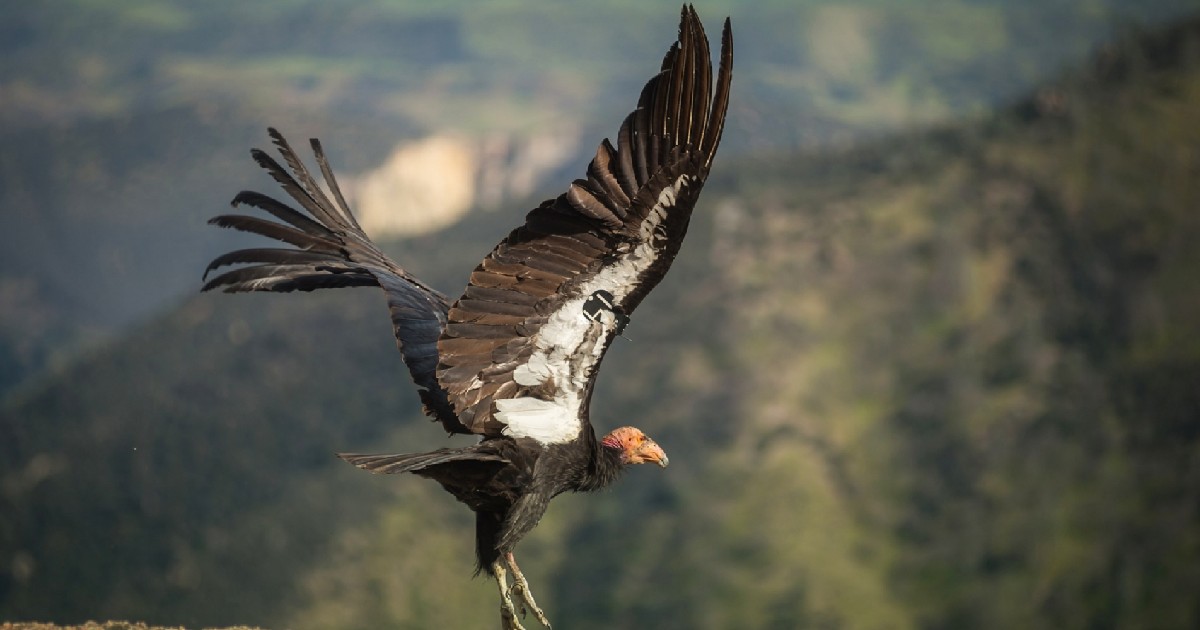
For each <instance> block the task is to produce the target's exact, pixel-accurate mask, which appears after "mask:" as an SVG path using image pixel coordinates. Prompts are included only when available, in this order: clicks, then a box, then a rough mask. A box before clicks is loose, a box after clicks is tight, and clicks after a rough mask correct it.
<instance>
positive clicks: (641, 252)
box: [203, 6, 733, 628]
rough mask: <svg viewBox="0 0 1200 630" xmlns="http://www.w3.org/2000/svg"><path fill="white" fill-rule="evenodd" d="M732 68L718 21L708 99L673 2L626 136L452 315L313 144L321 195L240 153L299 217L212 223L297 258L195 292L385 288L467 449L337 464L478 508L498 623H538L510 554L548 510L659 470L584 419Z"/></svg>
mask: <svg viewBox="0 0 1200 630" xmlns="http://www.w3.org/2000/svg"><path fill="white" fill-rule="evenodd" d="M732 62H733V52H732V36H731V33H730V25H729V20H728V19H726V20H725V26H724V30H723V33H722V37H721V58H720V67H719V70H718V73H717V77H716V82H715V90H714V83H713V80H712V79H713V77H712V66H711V62H710V58H709V48H708V38H707V36H706V35H705V34H704V28H703V26H702V25H701V24H700V19H699V18H698V17H697V16H696V12H695V9H693V8H692V7H690V6H685V7H684V8H683V12H682V19H681V21H680V26H679V41H678V42H677V43H675V44H674V45H673V46H671V48H670V50H669V51H668V52H667V54H666V58H665V59H664V60H663V63H662V68H661V70H660V71H659V72H658V74H656V75H655V76H654V77H653V78H651V79H650V81H649V82H647V83H646V86H645V88H643V90H642V93H641V97H640V98H639V99H638V104H637V108H636V109H635V110H634V111H633V113H631V114H629V116H627V117H626V118H625V121H624V123H622V125H621V128H620V130H619V131H618V133H617V144H616V147H614V146H613V145H612V143H610V142H609V140H607V139H605V140H604V141H603V142H601V143H600V146H599V148H598V149H597V150H596V156H595V158H594V159H593V160H592V161H591V164H590V165H589V166H588V169H587V178H586V179H577V180H575V181H574V182H573V183H572V184H571V185H570V186H569V187H568V188H567V192H566V193H564V194H562V195H559V196H558V197H557V198H555V199H551V200H549V201H546V202H544V203H542V205H541V206H539V207H537V208H535V209H534V210H532V211H531V212H529V214H528V215H526V217H525V223H524V224H523V225H521V226H520V227H518V228H516V229H515V230H513V231H512V232H511V233H510V234H509V235H508V236H507V237H506V238H505V239H504V240H503V241H501V242H500V244H499V245H497V246H496V248H495V249H493V250H492V252H491V253H490V254H488V255H487V257H486V258H484V260H483V262H482V263H480V264H479V265H478V266H477V267H475V270H474V271H473V272H472V273H471V277H470V280H469V282H468V283H467V288H466V291H465V292H464V293H463V295H462V297H460V298H458V300H456V301H454V302H451V301H450V300H449V299H448V298H447V297H446V296H445V295H443V294H441V293H439V292H437V291H435V290H434V289H432V288H431V287H429V286H428V285H426V284H424V283H423V282H421V281H420V280H418V279H417V278H415V277H413V276H411V275H409V273H408V272H406V271H405V270H404V269H403V268H402V267H400V266H399V265H397V264H396V263H395V262H393V261H392V260H391V259H390V258H388V257H387V256H386V255H384V253H383V252H382V251H380V250H379V248H378V247H376V246H375V244H374V243H372V242H371V240H370V239H369V238H367V235H366V234H365V233H364V232H363V230H362V228H361V227H360V226H359V224H358V221H357V220H356V219H355V218H354V215H353V213H351V212H350V208H349V206H348V205H347V204H346V200H345V197H344V196H343V195H342V192H341V190H340V189H339V187H338V184H337V181H336V180H335V179H334V176H333V171H332V169H331V168H330V166H329V163H328V161H327V160H326V158H325V154H324V152H323V150H322V149H321V145H320V143H319V142H318V141H316V140H312V141H311V145H312V150H313V153H314V154H315V156H316V160H317V164H318V166H319V167H320V170H321V174H322V175H323V177H324V180H325V188H322V187H321V186H320V185H319V184H318V183H317V181H316V180H315V179H314V178H313V176H312V175H311V174H310V172H309V171H308V169H307V168H306V167H305V165H304V164H303V163H302V162H301V160H300V159H299V157H298V156H297V154H296V153H295V152H294V151H293V150H292V148H291V147H290V146H289V145H288V143H287V141H286V140H284V138H283V136H282V135H280V134H279V133H278V132H277V131H275V130H274V129H271V130H270V136H271V139H272V140H273V141H274V144H275V146H276V147H277V148H278V150H279V153H280V154H281V155H282V157H283V160H284V162H285V163H286V164H287V167H288V168H286V169H285V168H284V167H283V166H282V165H280V163H279V162H277V161H275V159H274V158H272V157H271V156H269V155H268V154H267V153H265V152H263V151H260V150H258V149H255V150H253V151H251V155H252V156H253V157H254V160H255V161H256V162H258V164H259V165H260V166H261V167H263V168H264V169H266V170H267V172H269V173H270V174H271V176H272V177H273V178H274V179H275V180H276V181H277V182H279V184H280V186H282V188H283V190H284V191H286V192H287V194H288V195H289V196H290V197H291V198H292V199H293V200H294V201H295V202H296V203H298V204H299V205H300V206H301V207H302V208H303V211H301V210H296V209H294V208H292V207H290V206H288V205H287V204H285V203H282V202H280V201H277V200H275V199H273V198H271V197H268V196H266V195H263V194H260V193H256V192H250V191H244V192H241V193H238V195H237V196H236V197H234V199H233V205H234V206H235V207H236V206H239V205H242V204H245V205H248V206H253V207H255V208H258V209H260V210H263V211H266V212H267V213H269V214H271V215H272V216H273V217H274V218H275V219H276V221H271V220H268V219H264V218H259V217H253V216H246V215H222V216H218V217H215V218H213V219H212V220H211V221H210V223H213V224H215V225H218V226H221V227H227V228H234V229H238V230H244V231H248V232H254V233H256V234H261V235H263V236H267V237H270V238H273V239H277V240H279V241H282V242H284V243H287V244H289V245H292V246H294V248H270V249H243V250H238V251H234V252H231V253H228V254H225V255H224V256H220V257H218V258H217V259H215V260H213V261H212V263H211V264H209V265H208V268H207V269H206V270H205V279H207V278H208V275H209V273H210V272H212V271H213V270H215V269H218V268H220V267H224V266H226V265H241V266H239V267H237V268H235V269H233V270H229V271H225V272H224V273H221V274H220V275H217V276H216V277H214V278H212V279H211V280H208V281H207V283H206V284H205V285H204V289H203V290H205V291H207V290H209V289H215V288H220V289H223V290H224V291H227V292H242V291H281V292H287V291H311V290H314V289H323V288H329V287H351V286H378V287H381V288H382V289H383V290H384V292H385V294H386V295H387V301H388V307H389V309H390V311H391V316H392V325H393V328H394V331H395V335H396V340H397V343H398V345H399V347H400V352H401V354H402V355H403V359H404V362H405V364H406V365H407V366H408V370H409V372H410V373H411V375H412V378H413V381H415V382H416V385H417V387H418V389H419V391H420V396H421V400H422V402H423V403H424V411H425V413H426V414H428V415H429V416H431V417H433V419H434V420H435V421H438V422H441V423H442V426H443V427H445V429H446V430H447V431H449V432H450V433H452V434H453V433H463V434H475V435H478V436H480V441H479V442H478V443H476V444H474V445H472V446H467V447H463V448H443V449H440V450H436V451H433V452H429V453H411V454H401V455H394V454H387V455H359V454H351V453H342V454H339V455H338V456H339V457H341V458H342V459H344V460H346V461H347V462H350V463H351V464H354V465H355V466H358V467H359V468H363V469H366V470H369V471H372V472H376V473H401V472H411V473H416V474H418V475H421V476H423V477H428V478H431V479H434V480H436V481H437V482H438V483H440V484H441V485H442V486H443V487H444V488H445V489H446V490H447V491H448V492H450V493H451V494H453V495H454V496H455V498H457V499H458V500H459V501H461V502H463V503H465V504H467V505H468V506H469V507H470V508H471V509H472V510H474V512H475V514H476V555H477V559H478V563H479V564H478V567H479V570H481V571H486V572H487V573H488V574H490V575H492V576H494V577H495V579H496V581H497V583H498V584H499V587H500V600H501V615H502V619H503V623H504V625H505V627H508V628H520V627H521V625H520V622H519V621H518V620H517V615H516V612H517V609H518V606H519V607H520V609H522V612H524V610H525V609H526V607H527V608H528V609H529V610H532V611H533V613H534V614H535V615H536V616H537V618H538V620H539V621H540V622H541V623H542V624H543V625H545V626H547V627H548V626H549V625H550V624H549V622H548V621H547V619H546V616H545V614H543V612H542V610H541V609H540V608H539V607H538V605H537V603H536V602H535V601H534V598H533V594H532V593H531V592H530V589H529V583H528V582H527V581H526V580H525V577H524V576H523V575H522V574H521V570H520V569H519V568H518V567H517V562H516V560H515V559H514V558H513V550H514V549H515V548H516V546H517V543H518V542H520V540H521V538H522V537H524V536H525V534H527V533H528V532H529V531H530V530H531V529H533V527H534V526H535V525H537V523H538V521H539V520H540V519H541V518H542V515H543V514H544V513H545V511H546V506H547V504H548V503H549V502H550V500H551V499H552V498H554V497H555V496H557V495H558V494H560V493H562V492H564V491H567V490H571V491H590V490H596V489H599V488H603V487H604V486H606V485H608V484H609V483H611V482H612V481H613V480H614V479H616V477H617V476H618V475H619V474H620V472H621V470H622V469H623V468H625V467H626V466H628V465H630V464H641V463H646V462H653V463H656V464H658V465H659V466H663V467H665V466H666V465H667V455H666V453H664V452H663V449H662V448H660V447H659V446H658V445H657V444H655V443H654V441H653V440H651V439H650V438H648V437H646V435H645V434H643V433H642V431H640V430H638V429H636V428H633V427H621V428H618V429H614V430H613V431H611V432H610V433H608V434H607V435H605V436H604V437H601V438H597V437H596V434H595V432H594V431H593V429H592V425H591V421H590V419H589V417H588V407H589V402H590V400H591V396H592V391H593V387H594V385H595V382H596V374H597V370H598V368H599V366H600V361H601V359H603V358H604V353H605V351H606V350H607V349H608V347H609V345H610V344H611V343H612V341H613V339H614V338H615V337H616V336H617V335H619V334H620V333H621V331H622V330H623V328H624V327H625V324H626V323H627V322H628V319H629V316H630V315H631V314H632V313H633V311H634V309H635V308H637V305H638V304H639V303H641V301H642V299H643V298H644V297H646V294H647V293H649V292H650V290H651V289H653V288H654V287H655V285H657V284H658V283H659V281H660V280H661V279H662V277H663V275H664V274H665V273H666V272H667V269H668V268H669V267H670V266H671V262H672V261H673V260H674V258H675V255H676V253H678V251H679V247H680V245H681V244H682V242H683V237H684V234H685V232H686V231H687V227H688V222H689V220H690V218H691V213H692V208H693V206H694V205H695V203H696V198H697V197H698V195H699V194H700V189H701V187H702V186H703V185H704V181H705V179H706V177H707V176H708V172H709V168H710V167H711V165H712V161H713V156H714V155H715V153H716V150H717V145H718V144H719V142H720V139H721V130H722V127H723V125H724V121H725V112H726V109H727V106H728V103H729V86H730V73H731V70H732ZM289 170H290V173H289ZM508 573H511V574H512V581H511V585H510V582H509V579H508V578H507V577H506V574H508ZM513 591H515V592H516V593H517V595H518V596H519V600H518V604H517V605H514V604H513V600H512V598H511V596H510V595H511V593H512V592H513Z"/></svg>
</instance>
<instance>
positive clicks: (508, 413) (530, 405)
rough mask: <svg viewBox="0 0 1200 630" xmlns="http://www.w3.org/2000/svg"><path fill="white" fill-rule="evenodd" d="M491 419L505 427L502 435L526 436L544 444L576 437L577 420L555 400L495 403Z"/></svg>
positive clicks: (529, 398) (529, 399)
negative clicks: (493, 414) (493, 418)
mask: <svg viewBox="0 0 1200 630" xmlns="http://www.w3.org/2000/svg"><path fill="white" fill-rule="evenodd" d="M495 418H496V419H497V420H499V421H500V422H503V423H504V424H506V425H508V426H506V427H505V428H504V431H503V433H504V434H505V435H508V436H512V437H530V438H533V439H535V440H537V441H539V442H542V443H544V444H561V443H563V442H569V441H571V440H573V439H575V437H576V436H578V435H579V428H580V425H579V417H578V416H575V415H570V414H567V413H566V410H564V409H563V407H562V406H560V405H559V404H557V402H556V401H552V400H542V399H540V398H532V397H530V396H523V397H521V398H504V399H501V400H497V401H496V413H495Z"/></svg>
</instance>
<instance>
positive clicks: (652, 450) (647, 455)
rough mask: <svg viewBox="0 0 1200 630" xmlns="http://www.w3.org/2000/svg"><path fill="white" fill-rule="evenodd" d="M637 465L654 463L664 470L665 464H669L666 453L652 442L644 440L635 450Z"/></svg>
mask: <svg viewBox="0 0 1200 630" xmlns="http://www.w3.org/2000/svg"><path fill="white" fill-rule="evenodd" d="M637 459H638V463H646V462H654V463H655V464H658V465H659V467H660V468H666V467H667V464H669V463H671V460H670V458H668V457H667V453H666V451H664V450H662V447H661V446H659V445H658V444H656V443H655V442H654V440H646V441H645V443H643V444H642V445H641V447H640V448H638V450H637Z"/></svg>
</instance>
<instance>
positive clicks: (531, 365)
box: [495, 175, 692, 444]
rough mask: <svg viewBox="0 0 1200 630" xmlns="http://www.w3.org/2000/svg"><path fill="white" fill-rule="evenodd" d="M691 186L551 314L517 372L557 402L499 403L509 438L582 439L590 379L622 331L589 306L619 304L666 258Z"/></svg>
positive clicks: (666, 195) (674, 189)
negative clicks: (614, 334)
mask: <svg viewBox="0 0 1200 630" xmlns="http://www.w3.org/2000/svg"><path fill="white" fill-rule="evenodd" d="M691 182H692V178H691V177H689V176H687V175H680V176H679V178H678V179H676V180H675V182H674V183H673V184H672V185H671V186H668V187H666V188H664V189H663V190H662V192H661V193H659V195H658V200H657V203H655V204H654V207H653V208H651V209H650V212H649V213H648V214H647V216H646V219H645V220H644V221H643V222H642V224H641V225H640V226H639V229H638V234H639V235H640V236H641V239H640V240H639V242H638V243H637V244H636V245H635V246H634V247H632V248H630V249H629V250H628V251H625V252H623V253H622V255H621V256H620V257H619V258H618V259H617V260H616V261H615V262H613V263H612V264H609V265H607V266H605V267H604V268H603V269H601V270H600V272H599V273H597V274H596V275H595V276H593V277H592V278H590V279H588V280H587V281H586V282H584V283H582V284H581V285H580V286H579V287H578V290H579V297H576V298H572V299H570V300H567V301H565V302H563V304H562V305H561V306H560V307H559V308H558V310H556V311H554V312H553V313H552V314H550V316H549V319H548V320H547V321H546V323H545V324H543V325H542V327H541V329H540V330H539V331H538V333H537V338H536V341H535V343H536V350H534V352H533V354H532V355H531V356H530V358H529V360H528V361H526V362H525V363H524V364H523V365H521V366H519V367H518V368H517V369H516V370H514V372H513V379H514V380H516V382H517V383H518V384H519V385H522V386H525V387H536V386H537V385H540V384H542V383H545V382H546V381H547V380H549V379H553V380H554V383H555V384H556V386H557V387H556V388H555V392H556V393H555V396H554V398H553V399H551V400H543V399H541V398H534V397H532V396H523V397H520V398H510V399H505V400H497V401H496V403H495V404H496V413H495V418H496V419H497V420H499V421H500V422H502V423H504V424H505V425H507V426H506V428H505V429H504V434H505V435H510V436H512V437H531V438H533V439H535V440H537V441H539V442H541V443H543V444H562V443H565V442H570V441H572V440H574V439H575V438H576V437H577V436H578V435H579V431H580V429H581V428H582V423H581V421H580V408H579V407H580V405H582V404H583V395H584V392H585V391H586V390H587V382H588V379H590V378H591V375H592V373H593V372H594V371H595V368H596V365H597V364H599V362H600V358H601V357H602V356H603V355H604V349H605V345H606V341H607V339H608V333H609V331H611V330H613V329H614V328H615V327H616V325H617V323H616V318H615V316H614V315H613V313H612V312H611V311H603V312H602V313H601V321H600V322H599V323H597V322H594V321H592V320H590V319H588V318H587V316H585V315H584V312H583V303H584V302H585V301H586V300H587V299H588V298H589V297H590V296H591V295H592V294H593V293H595V292H596V291H608V292H609V293H611V294H612V295H613V297H614V299H615V300H616V301H617V302H618V303H619V302H620V301H622V300H623V299H624V298H625V296H626V295H629V293H630V292H631V291H633V290H634V289H635V288H637V284H638V277H639V276H641V274H642V273H644V272H645V271H646V270H648V269H649V268H650V266H651V265H653V264H654V261H655V260H657V259H658V256H659V254H660V253H661V249H660V246H661V243H662V241H664V240H666V238H667V236H666V233H665V232H664V231H663V228H662V223H663V221H664V220H665V219H666V217H667V213H668V212H670V209H671V208H672V207H674V205H675V201H676V199H677V198H678V196H679V191H680V190H682V189H683V187H684V186H687V185H689V184H690V183H691ZM589 333H590V334H589Z"/></svg>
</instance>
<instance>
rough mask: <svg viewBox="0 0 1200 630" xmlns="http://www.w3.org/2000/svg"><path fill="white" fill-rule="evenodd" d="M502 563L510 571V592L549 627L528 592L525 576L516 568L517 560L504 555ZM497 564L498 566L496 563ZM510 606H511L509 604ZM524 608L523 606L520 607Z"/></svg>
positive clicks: (507, 554)
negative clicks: (511, 583) (517, 595)
mask: <svg viewBox="0 0 1200 630" xmlns="http://www.w3.org/2000/svg"><path fill="white" fill-rule="evenodd" d="M504 561H505V562H507V563H508V568H509V569H512V574H513V585H512V590H514V591H516V592H517V593H518V594H519V595H520V596H521V599H522V600H524V605H526V606H528V607H529V610H532V611H533V616H534V617H537V620H538V621H540V622H541V624H542V625H543V626H546V627H547V628H549V627H550V620H549V619H547V618H546V613H544V612H542V609H541V607H539V606H538V605H537V602H536V601H534V600H533V591H531V590H529V581H528V580H526V579H525V574H524V573H521V567H518V566H517V559H516V558H514V557H513V555H512V552H511V551H510V552H508V553H506V554H504ZM497 564H499V563H498V562H497ZM510 605H511V604H510ZM522 608H524V606H522Z"/></svg>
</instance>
